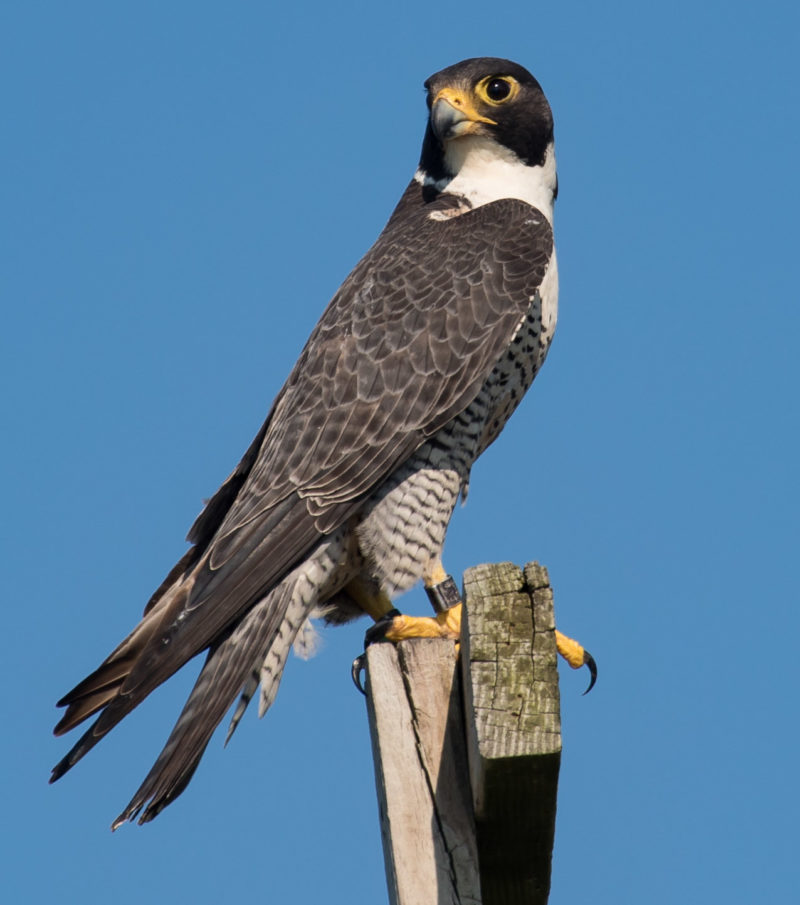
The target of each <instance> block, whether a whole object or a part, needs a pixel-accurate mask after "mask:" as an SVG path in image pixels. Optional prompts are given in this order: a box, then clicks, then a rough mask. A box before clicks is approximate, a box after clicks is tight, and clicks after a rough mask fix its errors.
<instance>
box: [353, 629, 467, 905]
mask: <svg viewBox="0 0 800 905" xmlns="http://www.w3.org/2000/svg"><path fill="white" fill-rule="evenodd" d="M456 663H457V661H456V654H455V646H454V645H453V643H452V642H447V641H440V640H424V639H420V640H415V641H404V642H401V643H400V644H398V645H396V646H395V645H393V644H375V645H373V646H371V647H370V648H369V649H368V650H367V676H368V679H367V681H368V689H367V690H368V695H367V709H368V713H369V721H370V732H371V736H372V745H373V755H374V762H375V777H376V784H377V787H378V799H379V810H380V820H381V835H382V837H383V848H384V860H385V864H386V879H387V885H388V887H389V901H390V902H391V903H392V905H480V901H481V900H480V881H479V877H478V866H477V865H478V860H477V852H476V848H475V846H476V841H475V838H476V837H475V824H474V821H473V817H472V802H471V796H470V791H469V773H468V768H467V758H466V750H465V746H464V724H463V715H462V707H461V695H460V690H459V688H458V680H457V669H456Z"/></svg>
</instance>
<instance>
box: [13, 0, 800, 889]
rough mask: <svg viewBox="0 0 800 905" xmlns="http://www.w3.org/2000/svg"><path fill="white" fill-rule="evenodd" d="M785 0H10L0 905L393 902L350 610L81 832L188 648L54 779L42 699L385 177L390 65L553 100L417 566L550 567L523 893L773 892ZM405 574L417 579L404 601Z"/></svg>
mask: <svg viewBox="0 0 800 905" xmlns="http://www.w3.org/2000/svg"><path fill="white" fill-rule="evenodd" d="M796 9H797V7H796V4H789V3H785V4H782V3H775V2H761V3H758V4H743V3H723V2H706V3H697V2H691V3H690V2H684V0H677V2H673V3H669V4H661V5H652V4H647V5H645V4H642V3H640V2H636V3H634V2H631V3H622V2H608V3H595V2H591V3H590V2H585V3H578V2H563V3H558V4H555V3H552V4H551V3H548V4H541V3H532V2H530V0H527V2H517V0H508V2H503V3H496V4H491V3H486V2H480V3H478V2H474V0H460V2H457V3H453V2H449V0H440V2H438V3H421V2H418V0H411V2H405V3H402V4H397V5H396V6H392V7H389V5H388V4H380V5H377V4H376V5H373V6H371V7H364V6H363V5H361V4H346V5H341V4H334V3H325V4H323V3H320V4H314V3H305V2H298V3H295V4H268V3H266V2H262V3H244V2H242V3H237V2H233V3H227V4H223V3H219V4H209V3H202V2H196V0H195V2H191V3H189V2H175V3H164V2H159V3H154V2H142V0H139V2H137V3H135V4H134V3H122V2H120V3H105V2H97V3H82V2H71V3H54V2H50V3H46V2H35V0H28V2H25V3H13V2H12V3H6V4H4V5H3V8H2V11H1V12H0V35H1V36H2V37H1V38H0V41H2V46H0V84H2V89H1V90H2V92H3V101H2V111H3V112H2V120H3V138H2V142H1V143H0V155H2V180H1V188H0V192H2V195H1V196H0V204H2V226H0V229H2V236H1V237H0V240H1V243H0V248H1V249H2V252H1V256H2V261H1V262H0V278H1V279H2V287H1V288H0V292H1V293H2V296H1V297H2V305H3V317H2V335H1V336H0V343H2V348H1V349H0V367H2V386H3V411H2V426H3V440H2V446H1V448H0V456H2V474H3V481H4V488H3V503H2V512H3V518H2V531H3V538H2V557H3V560H4V562H3V606H4V609H3V612H4V645H3V653H2V669H3V673H4V678H3V681H2V688H3V697H4V701H3V710H2V712H3V726H4V741H3V745H2V753H1V754H0V758H1V759H2V765H1V769H0V775H2V777H3V778H2V782H3V790H2V801H3V819H2V827H1V828H0V833H2V834H3V836H4V837H5V838H3V839H2V841H0V862H2V863H1V864H0V875H2V877H3V880H2V885H3V887H4V889H5V900H6V901H9V902H24V903H45V902H47V903H50V902H53V901H60V902H82V903H88V905H93V903H106V902H114V903H116V905H125V903H133V902H140V901H150V902H156V903H158V902H168V901H181V902H183V901H192V902H195V903H211V902H220V901H230V902H238V901H253V902H293V903H294V902H296V903H316V902H322V901H324V902H330V903H345V902H346V903H367V902H369V903H373V902H374V903H380V902H384V901H386V892H385V886H384V875H383V863H382V855H381V848H380V840H379V831H378V821H377V812H376V805H375V793H374V786H373V776H372V763H371V756H370V750H369V742H368V734H367V726H366V716H365V710H364V702H363V700H362V699H361V698H360V697H359V696H358V695H357V694H356V692H355V691H354V690H353V688H352V686H351V684H350V679H349V676H348V668H349V663H350V660H351V658H352V656H353V655H354V654H355V653H356V652H357V651H358V649H359V647H360V644H361V638H362V633H363V629H364V628H365V627H366V626H365V624H364V623H360V624H359V625H357V626H355V627H352V628H348V629H341V630H337V631H333V632H328V633H327V634H326V637H325V644H324V648H323V650H322V651H321V653H320V654H319V655H318V656H317V658H316V659H315V660H313V661H311V662H309V663H300V662H298V661H292V662H290V664H289V667H288V670H287V674H286V677H285V681H284V684H283V687H282V689H281V692H280V694H279V696H278V701H277V703H276V706H275V707H274V709H273V711H272V712H271V713H270V714H269V717H268V718H267V719H266V720H265V721H263V722H259V721H258V720H256V719H255V717H254V715H253V714H250V713H248V714H247V717H246V719H245V720H244V721H243V724H242V726H241V728H240V730H239V733H238V735H237V737H235V738H234V740H233V742H232V744H231V745H230V746H229V748H228V749H227V750H225V751H223V750H222V744H221V738H219V737H217V738H215V739H214V740H213V742H212V744H211V746H210V748H209V750H208V753H207V755H206V757H205V759H204V761H203V764H202V766H201V768H200V770H199V771H198V773H197V775H196V777H195V779H194V781H193V782H192V784H191V786H190V788H189V790H188V792H187V793H186V794H185V795H184V796H183V797H182V798H181V799H180V800H179V801H178V802H177V803H176V804H175V805H173V806H172V807H170V808H169V809H168V810H167V811H166V812H165V813H164V814H163V815H162V816H161V817H160V818H159V819H158V820H157V821H156V822H155V823H154V824H151V825H149V826H147V827H144V828H136V827H125V828H124V829H122V830H120V831H119V832H117V833H116V834H114V835H112V834H111V833H110V832H109V831H108V825H109V823H110V821H111V819H112V818H113V817H114V816H116V814H117V813H118V812H119V811H120V809H121V808H122V807H123V806H124V805H125V804H126V802H127V800H128V797H129V796H130V794H131V793H132V792H133V791H134V790H135V789H136V787H137V786H138V784H139V782H140V780H141V779H142V777H143V776H144V774H145V773H146V771H147V770H148V768H149V767H150V764H151V762H152V760H153V759H154V757H155V756H156V754H157V753H158V751H159V749H160V746H161V744H162V742H163V740H164V739H165V737H166V735H167V733H168V731H169V729H170V727H171V725H172V723H173V720H174V719H175V717H176V715H177V713H178V711H179V708H180V706H181V704H182V701H183V699H184V697H185V695H186V693H187V691H188V688H189V686H190V684H191V682H192V673H193V672H194V670H195V667H194V666H192V667H190V668H189V669H187V670H185V671H184V673H182V674H181V675H180V676H179V677H177V678H175V679H174V680H172V681H171V682H170V683H169V684H168V685H167V686H166V687H164V688H162V689H161V690H159V691H158V692H157V693H156V694H154V695H153V696H152V698H151V699H150V700H148V702H147V703H146V705H145V706H143V707H142V708H140V710H139V711H137V712H136V713H135V714H134V715H133V716H132V717H130V718H129V719H128V720H126V721H125V723H124V725H122V726H120V727H119V728H118V729H117V730H116V731H115V732H114V733H113V734H112V736H111V737H109V738H108V739H107V740H106V741H105V742H104V743H103V744H102V745H101V746H100V747H99V748H98V749H97V750H95V751H94V752H92V754H91V756H89V757H88V758H87V759H86V761H85V762H83V763H81V764H80V765H79V767H78V768H76V769H75V770H74V771H73V773H71V774H70V775H69V776H68V777H66V778H65V779H64V780H62V781H61V782H60V783H58V784H57V785H56V786H55V787H48V786H47V784H46V780H47V776H48V771H49V768H50V767H51V766H52V764H53V763H55V761H56V760H58V758H59V757H60V756H61V755H62V753H63V752H64V751H65V749H66V745H67V744H68V742H67V740H64V739H62V740H55V739H53V738H52V736H51V735H50V730H51V727H52V724H53V723H54V721H55V719H56V712H55V710H54V709H53V707H52V704H53V702H54V701H55V700H56V698H58V697H59V696H60V695H61V694H63V693H64V692H65V691H66V690H67V689H68V688H69V687H70V686H71V685H72V684H73V683H74V682H75V681H77V680H78V679H79V678H81V677H82V676H83V675H84V674H85V673H86V672H87V671H88V670H89V669H91V668H93V667H94V666H95V665H96V664H97V662H99V660H100V659H102V658H103V657H104V656H105V654H106V653H107V652H108V651H109V650H110V649H111V648H112V647H113V646H114V645H115V644H116V642H117V641H118V640H119V639H120V637H122V636H123V635H124V634H125V633H126V632H127V631H128V630H129V629H130V627H131V626H132V625H133V624H134V622H135V621H136V619H137V618H138V616H139V614H140V612H141V610H142V607H143V605H144V603H145V601H146V600H147V598H148V596H149V594H150V593H151V591H152V590H153V588H154V587H155V586H156V585H157V584H158V583H159V582H160V581H161V579H162V577H163V574H164V573H165V572H166V570H167V569H168V568H169V567H170V566H171V565H172V563H173V561H174V560H175V559H176V558H177V557H178V556H179V555H180V554H181V553H182V551H183V550H184V549H185V548H184V544H183V542H182V538H183V536H184V534H185V532H186V530H187V528H188V526H189V524H190V523H191V521H192V519H193V518H194V516H195V515H196V513H197V511H198V510H199V507H200V505H201V500H202V498H203V497H206V496H208V495H210V494H211V493H212V492H213V491H214V490H215V489H216V487H217V485H218V484H219V483H220V482H221V481H222V480H223V479H224V478H225V476H226V475H227V473H228V472H229V470H230V469H231V468H232V467H233V466H234V464H235V463H236V462H237V461H238V459H239V456H240V454H241V453H242V452H243V450H244V449H245V447H246V446H247V444H248V443H249V442H250V440H251V438H252V436H253V435H254V434H255V432H256V430H257V428H258V427H259V425H260V424H261V421H262V418H263V416H264V414H265V413H266V411H267V408H268V406H269V404H270V401H271V399H272V397H273V395H274V394H275V393H276V392H277V390H278V389H279V387H280V385H281V383H282V381H283V379H284V377H285V376H286V374H287V372H288V370H289V368H290V367H291V365H292V363H293V361H294V359H295V357H296V355H297V353H298V351H299V349H300V348H301V346H302V343H303V342H304V340H305V337H306V335H307V334H308V332H309V330H310V329H311V327H312V326H313V324H314V322H315V321H316V319H317V317H318V315H319V313H320V312H321V310H322V308H323V307H324V305H325V304H326V303H327V301H328V299H329V298H330V296H331V295H332V293H333V292H334V291H335V289H336V288H337V286H338V284H339V283H340V281H341V280H342V279H343V278H344V277H345V276H346V274H347V273H348V271H349V270H350V268H351V267H352V266H353V265H354V264H355V262H356V261H357V260H358V258H359V257H360V256H361V254H363V252H364V251H365V250H366V248H367V247H368V246H369V245H370V243H371V242H372V241H373V239H374V238H375V236H376V235H377V233H378V231H379V230H380V228H381V227H382V225H383V223H384V222H385V220H386V218H387V217H388V215H389V213H390V211H391V209H392V207H393V205H394V203H395V201H396V200H397V198H398V197H399V195H400V193H401V191H402V189H403V188H404V186H405V185H406V182H407V180H408V179H409V178H410V176H411V173H412V172H413V170H414V167H415V164H416V160H417V154H418V151H419V146H420V141H421V137H422V131H423V126H424V117H425V108H424V95H423V91H422V82H423V80H424V79H425V78H426V77H427V76H428V75H430V74H431V73H432V72H434V71H436V70H438V69H440V68H442V67H444V66H446V65H449V64H451V63H454V62H456V61H457V60H460V59H462V58H465V57H468V56H476V55H498V56H507V57H511V58H513V59H515V60H518V61H519V62H521V63H523V64H525V65H526V66H528V68H530V69H531V70H532V71H533V72H534V73H535V74H536V75H537V76H538V78H539V79H540V81H541V82H542V84H543V86H544V88H545V90H546V92H547V94H548V96H549V98H550V100H551V103H552V106H553V108H554V111H555V117H556V129H557V132H556V135H557V146H558V160H559V175H560V185H561V195H560V197H559V199H558V204H557V210H556V235H557V241H558V247H559V256H560V265H561V275H562V295H561V318H560V324H559V330H558V334H557V337H556V341H555V344H554V346H553V349H552V352H551V355H550V359H549V361H548V363H547V366H546V368H545V370H544V372H543V373H542V374H541V376H540V378H539V379H538V380H537V382H536V385H535V387H534V390H533V391H532V393H531V394H530V395H529V396H528V398H527V399H526V401H525V404H524V405H523V407H522V408H521V409H520V411H519V412H518V413H517V415H516V416H515V418H514V419H513V421H512V423H511V425H510V426H509V427H508V428H507V429H506V431H505V433H504V435H503V437H502V438H501V440H500V441H499V442H498V443H497V444H496V445H495V446H494V447H493V448H492V449H491V450H490V451H489V452H488V453H487V454H486V456H485V457H484V459H483V460H482V461H481V462H480V463H479V464H478V466H477V467H476V468H475V471H474V474H473V484H472V491H471V495H470V499H469V504H468V505H467V507H466V508H465V509H464V510H459V511H457V512H456V516H455V518H454V521H453V524H452V529H451V532H450V535H449V538H448V544H447V547H446V551H445V552H446V563H447V565H448V567H449V569H450V570H451V571H452V572H454V573H455V574H456V575H460V574H461V572H462V571H463V569H464V568H465V567H467V566H469V565H472V564H475V563H479V562H487V561H500V560H508V559H510V560H514V561H516V562H518V563H523V562H525V561H527V560H530V559H533V558H537V559H539V560H541V561H542V562H544V563H546V564H547V565H548V567H549V569H550V573H551V578H552V581H553V584H554V587H555V591H556V605H557V612H558V618H559V622H560V625H561V627H562V628H563V629H564V630H565V631H568V632H570V633H573V634H576V635H578V636H579V637H580V638H581V639H583V640H584V641H585V643H586V644H587V646H589V647H590V649H591V650H592V651H593V653H594V654H595V656H596V658H597V660H598V662H599V664H600V670H601V671H600V680H599V683H598V685H597V688H596V690H595V691H594V692H593V693H592V694H591V695H590V696H589V697H586V698H582V697H581V696H580V692H581V691H582V689H583V683H584V681H585V677H584V676H582V675H581V676H579V675H576V674H573V673H571V672H569V671H568V670H567V671H566V672H565V673H564V674H563V675H562V699H563V723H564V745H565V747H564V756H563V765H562V773H561V784H560V796H559V813H558V828H557V838H556V849H555V857H554V867H553V891H552V896H551V901H552V902H553V903H559V902H567V901H573V902H574V901H578V900H581V901H590V902H592V903H594V905H600V903H674V902H701V901H703V902H722V901H724V902H726V903H729V905H735V903H753V902H758V901H789V900H790V899H792V897H793V896H794V895H796V891H797V880H798V877H797V874H798V871H797V867H796V857H797V808H798V796H797V791H798V789H797V772H798V766H797V764H798V754H797V744H798V730H797V707H796V693H795V687H796V684H797V672H798V663H797V659H798V647H797V637H798V619H797V597H798V593H797V583H798V582H797V576H798V556H797V542H798V524H797V508H798V494H797V489H798V488H797V462H798V448H797V447H798V443H797V440H798V412H797V369H796V361H795V360H796V355H797V343H798V326H800V318H798V280H797V260H798V248H797V244H798V243H797V233H798V230H797V211H798V178H797V165H798V163H797V162H798V132H799V130H798V110H799V109H800V97H798V94H800V91H799V90H798V85H800V79H799V78H798V71H797V62H796V60H797V54H798V42H797V36H798V25H800V22H798V15H797V13H796V12H795V10H796ZM403 606H404V607H405V608H406V609H409V610H411V611H414V612H419V613H424V612H425V611H426V609H427V604H426V603H425V601H424V598H423V597H422V595H421V594H420V593H419V592H418V591H415V592H412V594H411V595H409V596H408V597H407V598H405V600H404V601H403Z"/></svg>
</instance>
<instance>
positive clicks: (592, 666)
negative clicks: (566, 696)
mask: <svg viewBox="0 0 800 905" xmlns="http://www.w3.org/2000/svg"><path fill="white" fill-rule="evenodd" d="M583 665H584V666H588V667H589V675H590V676H591V677H592V680H591V682H589V687H588V688H587V689H586V691H584V694H589V692H590V691H591V690H592V689H593V688H594V683H595V682H596V681H597V664H596V663H595V662H594V657H593V656H592V655H591V654H590V653H589V651H588V650H586V649H584V651H583Z"/></svg>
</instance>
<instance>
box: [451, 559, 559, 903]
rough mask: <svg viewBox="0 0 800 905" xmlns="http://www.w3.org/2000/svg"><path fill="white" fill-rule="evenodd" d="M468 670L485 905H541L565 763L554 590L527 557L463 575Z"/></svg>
mask: <svg viewBox="0 0 800 905" xmlns="http://www.w3.org/2000/svg"><path fill="white" fill-rule="evenodd" d="M464 601H465V604H466V606H465V608H464V609H465V611H466V616H465V619H464V623H463V624H462V630H461V636H462V645H463V651H462V667H463V673H464V683H463V684H464V698H465V714H466V726H467V747H468V753H469V764H470V782H471V786H472V794H473V802H474V808H475V819H476V826H477V834H478V855H479V860H480V870H481V889H482V892H483V905H496V903H505V905H515V903H526V905H545V903H546V902H547V898H548V895H549V890H550V869H551V862H552V852H553V836H554V833H555V816H556V792H557V787H558V770H559V765H560V760H561V717H560V702H559V691H558V672H557V666H556V657H557V655H556V644H555V634H554V629H555V623H554V616H553V592H552V590H551V588H550V581H549V578H548V575H547V570H546V569H545V568H544V567H543V566H540V565H539V564H538V563H529V564H528V565H527V566H526V567H525V569H524V570H522V569H520V568H519V567H518V566H515V565H514V564H512V563H500V564H497V565H488V566H476V567H475V568H472V569H468V570H467V571H466V573H465V575H464Z"/></svg>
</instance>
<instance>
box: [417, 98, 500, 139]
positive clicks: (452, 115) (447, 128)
mask: <svg viewBox="0 0 800 905" xmlns="http://www.w3.org/2000/svg"><path fill="white" fill-rule="evenodd" d="M484 123H488V124H489V125H492V126H495V125H497V123H496V122H495V121H494V120H493V119H489V118H488V117H486V116H481V115H480V113H478V111H477V110H476V109H475V107H474V105H473V104H472V102H471V100H470V99H469V97H468V96H467V95H466V94H465V93H464V92H462V91H458V90H457V89H455V88H442V90H441V91H440V92H439V93H438V94H437V95H436V97H435V98H434V99H433V104H432V106H431V128H432V129H433V133H434V135H435V136H436V137H437V138H438V139H439V141H442V142H444V141H450V139H453V138H460V137H461V136H462V135H479V134H481V133H482V132H484V131H485V129H484V128H483V124H484Z"/></svg>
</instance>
